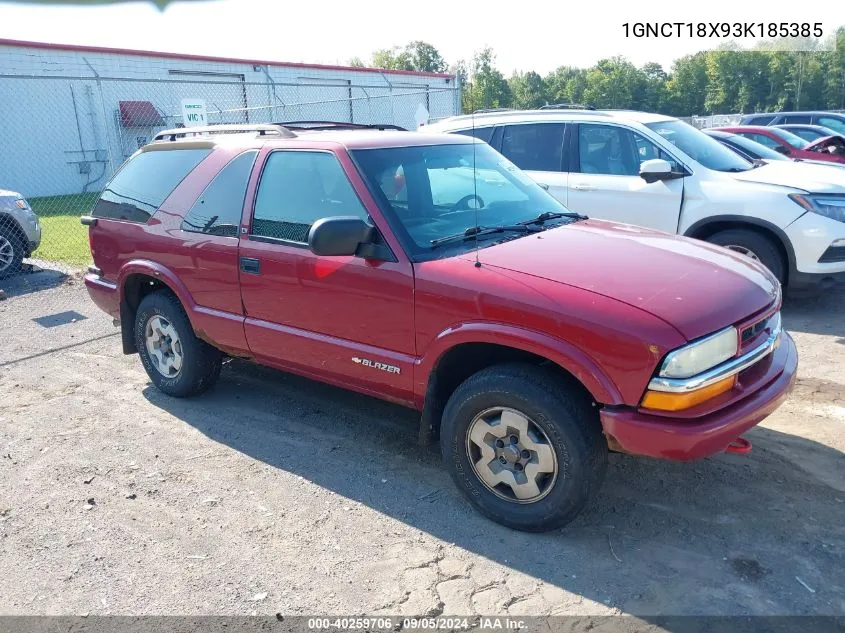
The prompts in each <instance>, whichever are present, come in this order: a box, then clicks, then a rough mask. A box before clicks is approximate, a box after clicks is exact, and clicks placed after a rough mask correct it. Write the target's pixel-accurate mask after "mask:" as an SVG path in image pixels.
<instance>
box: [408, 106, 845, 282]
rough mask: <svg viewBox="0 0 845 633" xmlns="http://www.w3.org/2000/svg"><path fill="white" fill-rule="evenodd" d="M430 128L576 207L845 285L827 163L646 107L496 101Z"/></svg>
mask: <svg viewBox="0 0 845 633" xmlns="http://www.w3.org/2000/svg"><path fill="white" fill-rule="evenodd" d="M423 129H425V131H430V132H434V131H439V132H454V133H460V134H467V135H471V136H475V137H476V138H480V139H482V140H484V141H486V142H487V143H489V144H490V145H492V146H493V147H494V148H495V149H497V150H499V152H501V153H502V154H504V155H505V156H506V157H507V158H508V159H509V160H510V161H511V162H513V163H515V164H516V165H517V166H518V167H520V168H521V169H523V170H525V171H527V172H528V174H529V175H530V176H531V177H532V178H534V179H535V180H536V181H537V182H539V183H540V184H541V185H543V186H544V187H545V188H546V189H548V191H549V192H550V193H551V194H552V195H554V196H555V197H556V198H557V199H558V200H560V201H561V202H562V203H563V204H565V205H566V206H567V207H569V208H570V209H571V210H573V211H576V212H579V213H583V214H585V215H589V216H593V217H597V218H602V219H607V220H612V221H617V222H622V223H627V224H635V225H641V226H646V227H650V228H655V229H659V230H662V231H666V232H669V233H678V234H681V235H686V236H690V237H695V238H699V239H702V240H706V241H708V242H711V243H713V244H719V245H721V246H725V247H727V248H730V249H732V250H735V251H739V252H741V253H744V254H746V255H748V256H750V257H752V258H754V259H758V260H760V261H761V262H762V263H764V264H765V265H766V266H767V267H768V268H769V269H770V270H771V271H772V272H773V273H774V274H775V275H776V276H777V277H778V279H780V280H781V282H782V283H783V284H784V285H787V284H788V285H789V287H790V289H792V290H797V289H801V288H810V287H822V288H827V287H830V286H834V285H838V284H845V186H843V185H845V181H843V182H839V183H837V182H836V181H837V180H838V179H837V178H834V177H833V176H829V173H830V172H831V170H827V171H825V170H821V171H819V170H815V171H813V170H812V167H811V166H804V169H803V171H802V169H801V166H800V165H792V164H791V163H790V164H788V165H781V164H776V163H774V162H772V163H768V164H763V163H750V162H748V161H747V160H745V159H744V158H741V157H740V156H738V155H737V154H735V153H734V152H732V151H731V150H729V149H728V148H726V147H724V146H723V145H721V144H720V143H719V142H718V141H716V140H715V139H713V138H710V137H709V136H707V135H706V134H704V133H702V132H700V131H699V130H697V129H695V128H694V127H692V126H690V125H688V124H686V123H684V122H683V121H680V120H678V119H674V118H672V117H667V116H664V115H660V114H647V113H643V112H631V111H615V110H605V111H595V110H537V111H519V110H511V111H495V112H488V113H476V114H474V115H462V116H457V117H451V118H448V119H443V120H440V121H437V122H435V123H429V124H426V125H425V127H424V128H423ZM796 167H797V168H798V169H797V170H796V169H795V168H796Z"/></svg>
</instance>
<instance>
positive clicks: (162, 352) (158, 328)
mask: <svg viewBox="0 0 845 633" xmlns="http://www.w3.org/2000/svg"><path fill="white" fill-rule="evenodd" d="M135 345H136V347H137V349H138V353H139V355H140V357H141V362H142V363H143V365H144V369H145V370H146V371H147V375H148V376H149V377H150V380H151V381H152V382H153V384H154V385H155V386H156V387H158V389H159V390H160V391H163V392H164V393H166V394H168V395H170V396H176V397H185V396H193V395H196V394H199V393H202V392H203V391H206V390H207V389H209V388H211V387H212V386H213V385H214V383H215V382H217V378H218V377H219V376H220V368H221V366H222V357H223V356H222V354H221V353H220V351H219V350H217V349H215V348H214V347H212V346H211V345H209V344H208V343H206V342H205V341H202V340H200V339H199V338H197V336H196V334H194V329H193V328H192V327H191V322H190V321H189V320H188V315H186V314H185V310H184V308H183V307H182V304H181V303H179V300H178V299H177V298H176V297H175V296H174V295H173V294H172V293H171V292H170V291H168V290H157V291H156V292H153V293H151V294H149V295H147V296H146V297H144V298H143V299H142V300H141V304H140V305H139V306H138V312H137V313H136V315H135Z"/></svg>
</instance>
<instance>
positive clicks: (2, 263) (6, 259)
mask: <svg viewBox="0 0 845 633" xmlns="http://www.w3.org/2000/svg"><path fill="white" fill-rule="evenodd" d="M8 222H9V220H5V219H3V218H0V279H5V278H6V277H11V276H12V275H17V274H18V273H19V272H20V270H21V266H22V265H23V250H24V247H23V244H22V243H21V240H20V238H18V236H17V235H16V234H15V232H14V231H12V230H11V229H10V228H9V227H7V226H3V224H4V223H8Z"/></svg>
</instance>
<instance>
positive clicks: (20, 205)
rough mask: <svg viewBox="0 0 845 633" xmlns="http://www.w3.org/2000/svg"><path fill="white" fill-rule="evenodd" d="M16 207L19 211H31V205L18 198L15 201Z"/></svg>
mask: <svg viewBox="0 0 845 633" xmlns="http://www.w3.org/2000/svg"><path fill="white" fill-rule="evenodd" d="M15 206H16V207H17V208H18V209H29V205H28V204H27V203H26V200H24V199H23V198H18V199H17V200H15Z"/></svg>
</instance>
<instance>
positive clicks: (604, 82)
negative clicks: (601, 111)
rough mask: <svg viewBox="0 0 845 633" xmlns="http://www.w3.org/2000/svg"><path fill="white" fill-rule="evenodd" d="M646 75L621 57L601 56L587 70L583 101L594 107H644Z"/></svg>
mask: <svg viewBox="0 0 845 633" xmlns="http://www.w3.org/2000/svg"><path fill="white" fill-rule="evenodd" d="M645 93H646V79H645V75H644V74H643V73H642V71H640V70H639V69H638V68H637V67H636V66H634V65H633V64H632V63H631V62H629V61H628V60H627V59H625V58H624V57H611V58H609V59H602V60H600V61H599V63H598V64H596V65H595V66H593V67H592V68H590V69H589V70H588V71H587V87H586V88H585V89H584V100H585V101H586V102H587V104H589V105H592V106H595V107H597V108H614V109H620V108H631V109H635V110H636V109H640V108H642V107H643V102H644V101H645Z"/></svg>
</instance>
